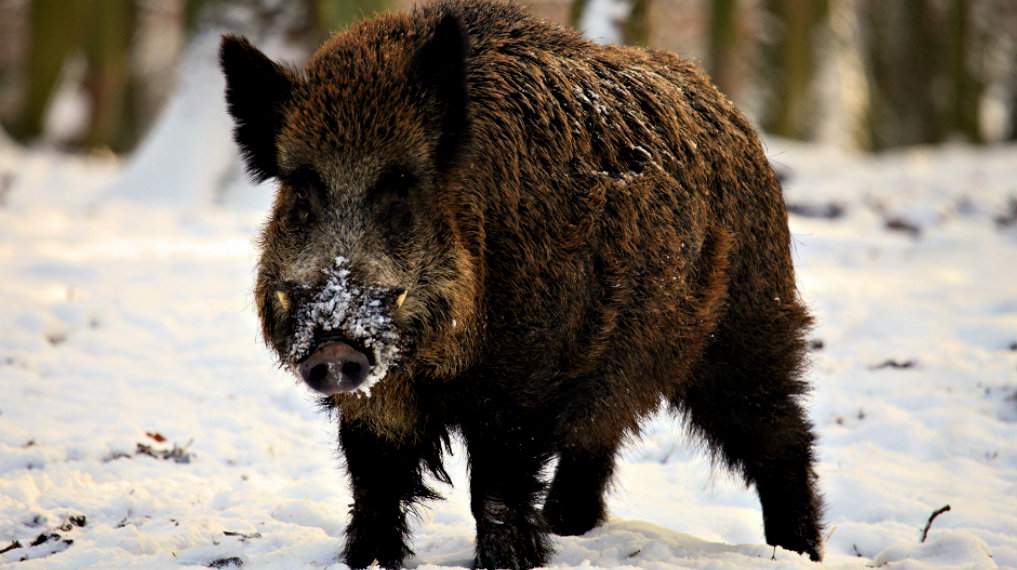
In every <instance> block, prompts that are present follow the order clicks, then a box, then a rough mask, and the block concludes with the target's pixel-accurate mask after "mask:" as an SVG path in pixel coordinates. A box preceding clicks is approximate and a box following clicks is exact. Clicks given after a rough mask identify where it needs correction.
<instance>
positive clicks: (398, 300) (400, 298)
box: [396, 291, 406, 309]
mask: <svg viewBox="0 0 1017 570" xmlns="http://www.w3.org/2000/svg"><path fill="white" fill-rule="evenodd" d="M404 302H406V291H403V292H402V293H400V294H399V296H398V297H396V308H397V309H398V308H399V307H402V306H403V303H404Z"/></svg>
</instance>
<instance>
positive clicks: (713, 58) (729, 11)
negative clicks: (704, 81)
mask: <svg viewBox="0 0 1017 570" xmlns="http://www.w3.org/2000/svg"><path fill="white" fill-rule="evenodd" d="M709 42H710V43H709V50H708V53H707V58H708V60H707V61H708V63H709V70H710V75H711V76H712V77H713V82H714V83H716V84H717V87H719V88H720V90H721V91H723V92H724V93H726V94H727V95H728V96H729V97H730V96H731V95H732V94H733V89H734V74H733V70H732V65H733V59H734V58H733V54H734V53H735V49H736V47H737V45H738V0H712V2H710V38H709Z"/></svg>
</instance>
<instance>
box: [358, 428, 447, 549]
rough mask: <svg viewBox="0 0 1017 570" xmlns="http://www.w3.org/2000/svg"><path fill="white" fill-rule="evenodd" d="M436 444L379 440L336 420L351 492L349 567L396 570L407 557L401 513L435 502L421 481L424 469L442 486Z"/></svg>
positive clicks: (367, 431) (437, 440) (438, 441)
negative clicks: (417, 504)
mask: <svg viewBox="0 0 1017 570" xmlns="http://www.w3.org/2000/svg"><path fill="white" fill-rule="evenodd" d="M441 442H442V439H441V438H440V437H439V438H434V439H433V440H425V441H423V442H422V443H419V444H412V443H405V442H402V443H395V442H392V441H390V440H388V439H385V438H382V437H379V436H378V435H376V434H375V433H373V432H372V431H371V430H370V429H368V427H367V426H366V425H364V424H363V423H361V422H358V421H346V420H342V421H341V422H340V425H339V443H340V446H341V447H342V450H343V454H344V455H345V456H346V469H347V471H348V473H349V477H350V484H351V485H352V488H353V507H352V508H351V510H350V516H351V520H350V523H349V525H348V526H347V527H346V548H345V549H344V552H343V554H344V556H345V559H346V563H347V564H348V565H349V566H350V567H351V568H365V567H367V566H369V565H370V564H371V563H372V562H373V561H375V560H377V561H378V564H379V565H380V566H381V567H382V568H401V567H402V562H403V559H404V558H405V557H406V556H408V555H410V554H413V552H412V551H411V550H410V549H409V547H408V546H407V545H406V540H407V538H408V533H409V530H408V528H407V525H406V513H407V510H408V509H409V508H410V507H411V506H412V505H413V503H415V502H416V501H419V500H422V499H432V498H437V495H435V494H434V492H432V491H431V490H430V489H428V488H427V487H426V486H425V485H424V482H423V475H424V469H425V468H426V469H428V470H429V471H430V472H432V473H433V474H435V475H436V476H437V477H438V478H439V479H442V480H445V481H446V482H447V481H448V475H447V474H445V472H444V471H443V470H442V468H441V449H442V447H441V445H442V443H441Z"/></svg>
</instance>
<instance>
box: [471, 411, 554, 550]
mask: <svg viewBox="0 0 1017 570" xmlns="http://www.w3.org/2000/svg"><path fill="white" fill-rule="evenodd" d="M496 426H497V427H496ZM463 435H464V436H465V439H466V446H467V449H468V450H469V455H470V508H471V510H472V511H473V517H474V519H475V520H476V523H477V546H476V561H475V565H476V567H477V568H513V569H517V568H533V567H535V566H543V565H544V564H545V563H546V562H547V559H548V557H549V555H550V553H551V548H550V546H549V544H548V537H547V533H548V529H547V525H546V524H545V523H544V518H543V515H542V514H541V512H540V511H539V510H538V509H537V508H536V506H535V503H536V502H537V499H538V498H539V497H540V495H541V494H542V492H543V490H544V483H543V481H542V480H541V477H540V475H541V469H542V468H543V466H544V464H545V463H546V462H547V461H548V459H549V457H550V453H549V452H548V451H547V450H546V449H545V445H546V443H545V441H544V440H546V439H547V436H546V433H541V431H540V430H535V429H533V426H532V425H529V426H526V427H521V425H520V424H515V425H513V426H511V427H506V426H504V425H500V422H497V421H490V422H484V424H483V425H482V426H472V429H470V426H464V429H463Z"/></svg>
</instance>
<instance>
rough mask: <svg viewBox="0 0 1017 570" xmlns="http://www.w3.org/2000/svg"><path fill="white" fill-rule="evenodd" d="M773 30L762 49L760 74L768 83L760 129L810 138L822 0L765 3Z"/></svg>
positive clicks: (824, 12) (823, 18) (823, 10)
mask: <svg viewBox="0 0 1017 570" xmlns="http://www.w3.org/2000/svg"><path fill="white" fill-rule="evenodd" d="M763 4H764V9H765V10H766V12H767V13H768V14H769V16H770V17H771V19H772V22H773V24H774V27H775V30H774V31H775V32H776V33H775V34H773V36H774V37H772V39H771V40H770V41H768V42H766V44H765V45H764V49H763V54H764V60H765V61H766V64H765V67H764V73H766V78H767V79H768V80H769V82H770V88H769V90H768V91H769V97H768V101H767V104H766V105H765V107H764V109H763V119H762V123H763V128H764V129H766V130H767V131H769V132H771V133H774V134H777V135H780V136H785V137H791V138H799V139H807V138H810V137H811V136H812V135H813V127H814V126H815V125H814V121H813V116H814V113H815V105H816V101H815V95H814V92H813V91H814V90H813V80H814V78H815V75H816V73H815V69H816V60H817V57H816V52H817V49H816V39H817V36H818V32H819V30H820V29H821V28H822V27H823V26H824V25H825V23H826V16H827V2H826V0H766V1H765V2H764V3H763Z"/></svg>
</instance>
